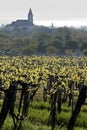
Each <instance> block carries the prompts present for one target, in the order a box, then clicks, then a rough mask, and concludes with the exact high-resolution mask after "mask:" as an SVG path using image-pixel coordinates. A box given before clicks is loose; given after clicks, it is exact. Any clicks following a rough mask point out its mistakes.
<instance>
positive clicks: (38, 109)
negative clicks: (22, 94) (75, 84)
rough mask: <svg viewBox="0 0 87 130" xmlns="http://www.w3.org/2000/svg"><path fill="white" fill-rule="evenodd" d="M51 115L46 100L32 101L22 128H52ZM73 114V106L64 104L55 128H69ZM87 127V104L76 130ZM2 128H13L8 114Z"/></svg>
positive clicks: (84, 129)
mask: <svg viewBox="0 0 87 130" xmlns="http://www.w3.org/2000/svg"><path fill="white" fill-rule="evenodd" d="M49 116H50V104H49V103H48V102H44V101H39V102H38V101H32V102H31V104H30V106H29V112H28V116H27V118H26V119H25V120H24V121H23V122H22V126H21V130H51V126H50V124H49V125H48V120H49ZM70 116H71V108H70V107H69V108H68V106H67V103H64V104H63V105H62V112H61V113H57V112H56V119H57V121H56V126H55V130H60V128H61V130H67V128H66V126H67V124H68V121H69V119H70ZM86 129H87V114H86V106H83V107H82V109H81V112H80V114H79V116H78V118H77V121H76V123H75V127H74V130H86ZM1 130H13V121H12V118H11V117H10V116H9V115H8V116H7V118H6V120H5V122H4V125H3V127H2V128H1Z"/></svg>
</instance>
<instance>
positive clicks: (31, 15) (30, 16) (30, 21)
mask: <svg viewBox="0 0 87 130" xmlns="http://www.w3.org/2000/svg"><path fill="white" fill-rule="evenodd" d="M28 21H29V23H31V24H33V13H32V10H31V8H30V10H29V13H28Z"/></svg>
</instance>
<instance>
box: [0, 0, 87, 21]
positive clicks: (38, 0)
mask: <svg viewBox="0 0 87 130" xmlns="http://www.w3.org/2000/svg"><path fill="white" fill-rule="evenodd" d="M30 8H31V9H32V12H33V14H34V20H66V19H73V20H74V19H77V20H78V19H82V20H86V19H87V0H0V20H3V19H8V20H9V19H15V20H16V19H20V18H21V19H27V14H28V12H29V9H30Z"/></svg>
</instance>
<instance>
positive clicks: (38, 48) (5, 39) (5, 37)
mask: <svg viewBox="0 0 87 130" xmlns="http://www.w3.org/2000/svg"><path fill="white" fill-rule="evenodd" d="M0 54H1V55H10V56H13V55H19V56H20V55H49V56H52V55H54V56H55V55H57V56H63V55H66V56H87V31H86V30H85V29H81V28H74V27H66V26H65V27H59V28H49V27H44V26H35V27H34V28H33V29H31V30H29V29H25V28H24V29H23V28H22V29H21V28H20V29H15V30H6V29H5V28H3V29H0Z"/></svg>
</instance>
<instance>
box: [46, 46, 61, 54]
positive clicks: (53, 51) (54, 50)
mask: <svg viewBox="0 0 87 130" xmlns="http://www.w3.org/2000/svg"><path fill="white" fill-rule="evenodd" d="M58 52H59V50H58V49H57V48H56V47H54V46H48V47H47V48H46V53H47V54H48V55H56V54H58Z"/></svg>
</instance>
